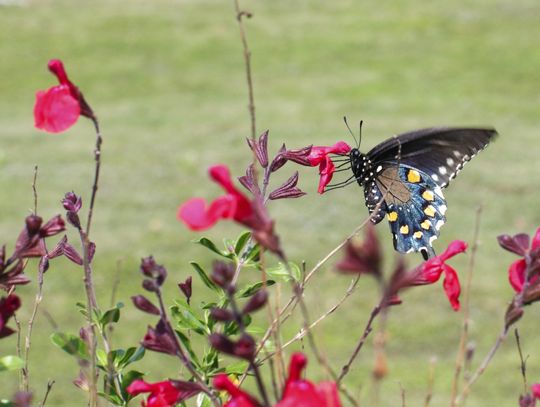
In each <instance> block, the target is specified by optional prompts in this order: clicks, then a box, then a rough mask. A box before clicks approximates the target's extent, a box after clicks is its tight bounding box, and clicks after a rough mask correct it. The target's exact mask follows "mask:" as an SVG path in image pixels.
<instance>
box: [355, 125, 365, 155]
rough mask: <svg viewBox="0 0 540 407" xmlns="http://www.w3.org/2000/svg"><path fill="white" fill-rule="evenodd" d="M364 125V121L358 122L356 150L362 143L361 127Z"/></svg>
mask: <svg viewBox="0 0 540 407" xmlns="http://www.w3.org/2000/svg"><path fill="white" fill-rule="evenodd" d="M363 124H364V121H363V120H360V125H359V130H358V147H356V148H358V149H359V148H360V143H361V142H362V125H363Z"/></svg>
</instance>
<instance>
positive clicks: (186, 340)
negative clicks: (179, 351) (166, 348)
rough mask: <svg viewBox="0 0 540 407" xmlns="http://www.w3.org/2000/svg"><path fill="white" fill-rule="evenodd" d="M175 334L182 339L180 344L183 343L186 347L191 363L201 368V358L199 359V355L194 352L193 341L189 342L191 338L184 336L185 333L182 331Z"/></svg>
mask: <svg viewBox="0 0 540 407" xmlns="http://www.w3.org/2000/svg"><path fill="white" fill-rule="evenodd" d="M175 332H176V334H177V335H178V337H179V338H180V342H182V345H184V348H186V350H187V351H188V353H189V356H190V358H191V362H192V363H193V364H195V365H196V366H200V363H199V358H197V354H196V353H195V352H194V351H193V348H192V347H191V341H190V340H189V338H188V337H187V336H186V335H184V333H183V332H180V331H175Z"/></svg>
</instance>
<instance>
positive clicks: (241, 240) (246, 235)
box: [234, 230, 251, 256]
mask: <svg viewBox="0 0 540 407" xmlns="http://www.w3.org/2000/svg"><path fill="white" fill-rule="evenodd" d="M250 238H251V232H249V231H247V230H246V231H245V232H242V233H241V234H240V236H238V239H236V244H235V245H234V252H235V253H236V255H237V256H240V253H241V252H242V250H243V249H244V246H245V245H246V243H247V242H248V241H249V239H250Z"/></svg>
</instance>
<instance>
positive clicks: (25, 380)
mask: <svg viewBox="0 0 540 407" xmlns="http://www.w3.org/2000/svg"><path fill="white" fill-rule="evenodd" d="M43 273H44V270H43V269H41V267H40V270H39V272H38V290H37V293H36V297H35V299H34V307H33V309H32V315H31V316H30V319H29V320H28V330H27V332H26V340H25V346H24V367H23V368H22V374H23V386H24V391H29V386H30V370H29V368H28V360H29V357H30V347H31V343H32V329H33V327H34V321H35V319H36V315H37V310H38V307H39V304H41V301H42V300H43Z"/></svg>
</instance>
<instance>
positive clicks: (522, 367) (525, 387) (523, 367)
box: [514, 328, 529, 394]
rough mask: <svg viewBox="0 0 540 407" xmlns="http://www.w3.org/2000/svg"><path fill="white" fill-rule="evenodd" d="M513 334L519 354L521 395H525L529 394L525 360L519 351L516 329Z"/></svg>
mask: <svg viewBox="0 0 540 407" xmlns="http://www.w3.org/2000/svg"><path fill="white" fill-rule="evenodd" d="M514 334H515V337H516V344H517V348H518V352H519V361H520V365H519V367H520V370H521V376H522V377H523V393H524V394H527V393H528V392H529V386H528V385H527V358H524V357H523V352H522V351H521V339H520V337H519V331H518V329H517V328H516V329H515V330H514Z"/></svg>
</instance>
